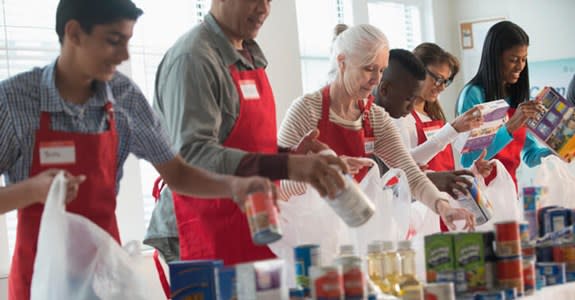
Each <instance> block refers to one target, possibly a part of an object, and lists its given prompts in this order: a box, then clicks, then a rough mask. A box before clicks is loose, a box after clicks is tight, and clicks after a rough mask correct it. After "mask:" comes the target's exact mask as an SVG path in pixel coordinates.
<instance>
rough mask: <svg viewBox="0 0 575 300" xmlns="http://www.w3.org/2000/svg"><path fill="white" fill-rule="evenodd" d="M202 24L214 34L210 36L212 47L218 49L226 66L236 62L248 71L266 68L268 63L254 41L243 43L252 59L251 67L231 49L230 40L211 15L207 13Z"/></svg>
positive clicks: (249, 63)
mask: <svg viewBox="0 0 575 300" xmlns="http://www.w3.org/2000/svg"><path fill="white" fill-rule="evenodd" d="M202 24H204V26H205V27H206V28H207V29H208V31H210V32H212V33H214V34H213V35H211V36H212V40H213V42H214V43H215V45H214V46H215V48H217V49H218V51H219V53H220V55H221V56H222V60H223V62H224V64H225V65H226V66H231V65H232V64H236V63H238V62H240V63H241V64H243V65H244V66H245V67H246V68H250V69H254V68H265V67H266V66H267V64H268V62H267V60H266V58H265V56H264V54H263V52H262V50H261V48H260V47H259V45H258V44H257V43H256V41H255V40H245V41H244V48H245V49H248V51H250V53H251V55H252V56H253V58H254V64H253V65H252V64H251V62H249V61H248V60H247V59H246V58H245V57H244V56H243V55H241V54H240V53H239V52H238V51H237V50H236V49H235V48H234V47H233V45H232V43H230V40H229V39H228V37H227V36H226V35H225V34H224V32H223V30H222V28H221V27H220V25H219V24H218V22H217V21H216V18H215V17H214V15H212V13H208V14H207V15H206V16H205V18H204V22H203V23H202Z"/></svg>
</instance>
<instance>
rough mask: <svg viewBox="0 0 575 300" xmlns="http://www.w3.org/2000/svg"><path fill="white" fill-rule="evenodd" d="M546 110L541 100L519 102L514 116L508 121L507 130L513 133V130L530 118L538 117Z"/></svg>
mask: <svg viewBox="0 0 575 300" xmlns="http://www.w3.org/2000/svg"><path fill="white" fill-rule="evenodd" d="M544 112H545V106H543V104H541V101H539V100H535V101H525V102H523V103H521V104H519V106H518V107H517V110H515V113H513V116H511V118H510V119H509V121H507V130H508V131H509V133H510V134H513V132H515V130H517V129H519V128H520V127H521V126H523V125H524V124H525V122H526V121H527V120H528V119H536V118H537V117H538V116H539V114H541V113H544Z"/></svg>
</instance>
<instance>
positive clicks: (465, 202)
mask: <svg viewBox="0 0 575 300" xmlns="http://www.w3.org/2000/svg"><path fill="white" fill-rule="evenodd" d="M464 177H465V178H467V179H468V180H469V181H470V182H471V183H472V185H471V187H470V188H469V193H468V194H467V195H465V194H462V193H459V196H458V197H457V202H458V203H459V205H461V206H462V207H463V208H465V209H467V210H469V211H470V212H471V213H473V214H474V215H475V224H476V225H483V224H485V223H487V221H489V220H491V218H492V217H493V205H491V202H490V201H489V199H487V196H486V195H485V193H483V192H482V191H481V190H480V189H479V188H478V186H477V180H476V179H475V177H472V176H464Z"/></svg>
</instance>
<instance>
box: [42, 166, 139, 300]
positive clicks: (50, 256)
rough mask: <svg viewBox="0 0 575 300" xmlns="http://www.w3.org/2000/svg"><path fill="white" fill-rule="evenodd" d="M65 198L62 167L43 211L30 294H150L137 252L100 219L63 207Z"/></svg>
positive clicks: (51, 298) (48, 298) (53, 299)
mask: <svg viewBox="0 0 575 300" xmlns="http://www.w3.org/2000/svg"><path fill="white" fill-rule="evenodd" d="M65 199H66V178H65V176H64V173H60V174H58V175H57V176H56V177H55V178H54V181H53V182H52V186H51V187H50V191H49V193H48V198H47V200H46V203H45V206H44V212H43V214H42V220H41V223H40V232H39V236H38V250H37V254H36V260H35V263H34V275H33V277H32V288H31V299H32V300H61V299H106V300H116V299H117V300H120V299H148V298H149V296H148V295H149V293H147V292H146V286H147V285H146V283H145V279H144V273H143V272H141V268H139V267H138V265H139V262H138V257H135V256H131V255H130V254H128V252H127V251H126V250H124V249H123V248H122V247H121V246H120V245H119V244H118V243H117V242H116V241H115V240H114V238H112V236H110V235H109V234H108V233H107V232H106V231H104V230H103V229H101V228H100V227H99V226H98V225H96V224H94V223H92V222H91V221H90V220H88V219H86V218H85V217H83V216H80V215H77V214H73V213H69V212H67V211H66V208H65ZM75 201H80V199H76V200H75Z"/></svg>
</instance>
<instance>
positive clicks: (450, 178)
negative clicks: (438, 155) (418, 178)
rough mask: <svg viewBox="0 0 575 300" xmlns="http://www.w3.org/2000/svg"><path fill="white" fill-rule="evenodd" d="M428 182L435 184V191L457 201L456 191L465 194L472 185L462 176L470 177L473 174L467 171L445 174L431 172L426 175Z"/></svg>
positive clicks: (447, 172) (446, 172)
mask: <svg viewBox="0 0 575 300" xmlns="http://www.w3.org/2000/svg"><path fill="white" fill-rule="evenodd" d="M426 175H427V177H428V178H429V180H431V182H433V184H435V186H436V187H437V189H439V190H440V191H442V192H446V193H448V194H449V195H450V196H451V197H453V198H454V199H457V197H458V196H457V193H456V192H455V190H458V191H459V192H461V193H462V194H464V195H465V194H467V193H468V191H469V188H471V186H472V183H471V181H469V180H468V179H467V178H465V177H463V176H464V175H467V176H472V177H473V173H472V172H471V171H469V170H457V171H445V172H431V173H427V174H426Z"/></svg>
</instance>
